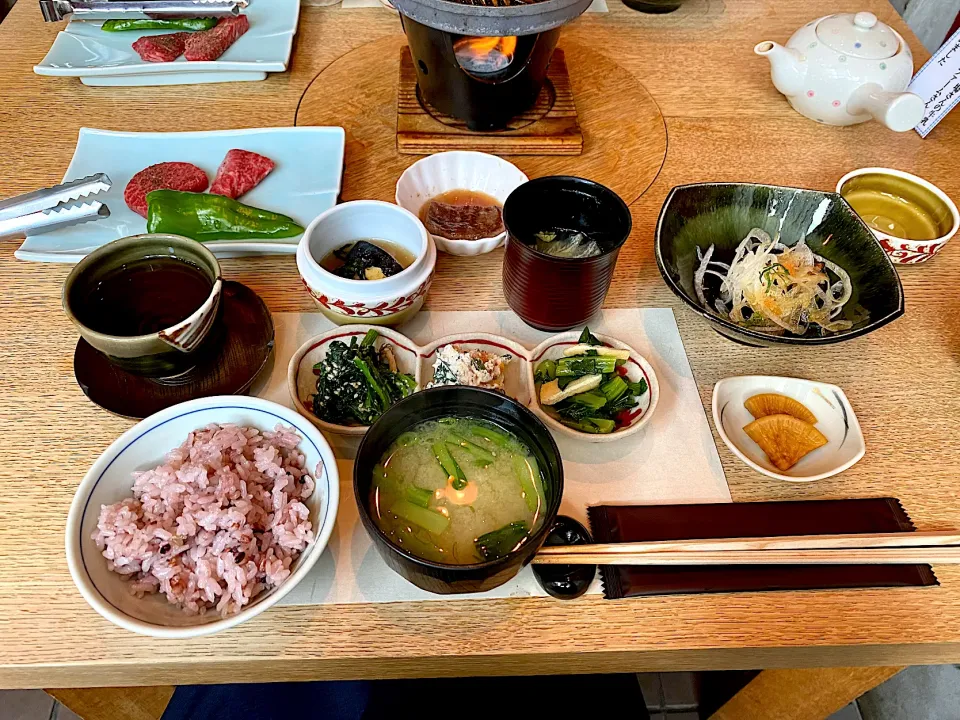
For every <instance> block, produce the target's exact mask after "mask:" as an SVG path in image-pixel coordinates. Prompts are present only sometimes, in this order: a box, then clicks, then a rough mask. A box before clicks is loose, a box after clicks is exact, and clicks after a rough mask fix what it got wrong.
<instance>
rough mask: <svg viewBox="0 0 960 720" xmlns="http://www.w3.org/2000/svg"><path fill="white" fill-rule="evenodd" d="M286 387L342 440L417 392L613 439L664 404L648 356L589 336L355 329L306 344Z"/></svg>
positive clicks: (594, 438)
mask: <svg viewBox="0 0 960 720" xmlns="http://www.w3.org/2000/svg"><path fill="white" fill-rule="evenodd" d="M585 338H586V340H585ZM335 343H336V344H335ZM398 376H402V377H398ZM287 385H288V389H289V391H290V395H291V397H292V399H293V402H294V405H295V406H296V408H297V410H298V411H299V412H300V413H301V414H302V415H304V416H305V417H307V418H308V419H310V420H311V422H313V423H314V424H315V425H316V426H317V427H319V428H320V429H321V430H325V431H328V432H332V433H336V434H340V435H363V434H364V433H365V432H366V431H367V428H368V427H369V426H370V425H371V424H372V422H373V421H375V420H376V418H377V417H379V414H380V413H381V412H383V411H385V410H386V408H387V407H389V406H390V405H392V404H393V403H394V402H397V401H399V400H400V399H401V398H402V397H406V395H409V394H411V393H413V392H416V391H417V390H422V389H426V388H428V387H434V386H437V385H471V386H474V387H483V388H488V389H493V390H498V391H500V392H503V393H504V394H506V395H508V396H510V397H512V398H514V399H515V400H518V401H519V402H521V403H523V404H524V405H527V406H529V407H530V408H531V409H532V410H533V412H534V413H536V415H537V416H538V417H540V418H541V419H542V420H543V421H544V422H545V423H546V424H547V426H548V427H549V428H551V429H552V430H553V431H555V432H556V433H558V434H561V435H567V436H570V437H575V438H578V439H581V440H585V441H587V442H610V441H613V440H618V439H621V438H623V437H626V436H628V435H633V434H635V433H637V432H639V431H640V430H641V429H642V428H643V427H644V425H646V424H647V422H648V421H649V419H650V417H651V416H652V415H653V412H654V410H655V409H656V406H657V401H658V400H659V397H660V388H659V384H658V382H657V376H656V373H655V372H654V370H653V367H652V366H651V365H650V363H649V362H647V360H646V359H645V358H644V357H643V356H641V355H640V354H639V353H638V352H637V351H636V350H634V349H633V348H631V347H629V346H628V345H626V344H624V343H622V342H620V341H618V340H616V339H615V338H610V337H606V336H602V335H601V336H594V335H591V334H590V333H589V331H586V330H585V331H584V332H583V333H577V332H570V333H561V334H560V335H555V336H553V337H551V338H549V339H548V340H546V341H544V342H543V343H541V344H540V345H538V346H537V347H535V348H534V349H533V350H528V349H527V348H525V347H524V346H522V345H520V344H519V343H517V342H515V341H513V340H511V339H509V338H506V337H502V336H499V335H493V334H490V333H480V332H462V333H457V334H454V335H446V336H444V337H441V338H438V339H436V340H434V341H433V342H431V343H428V344H427V345H424V346H418V345H417V344H415V343H414V342H413V341H411V340H410V339H409V338H407V337H406V336H404V335H401V334H400V333H398V332H396V331H395V330H389V329H387V328H382V327H374V326H372V325H350V326H345V327H341V328H335V329H333V330H330V331H328V332H326V333H322V334H320V335H318V336H316V337H314V338H311V339H310V340H308V341H307V342H306V343H304V344H303V345H302V346H301V347H300V349H299V350H298V351H297V352H296V353H294V355H293V357H292V358H291V361H290V365H289V367H288V369H287Z"/></svg>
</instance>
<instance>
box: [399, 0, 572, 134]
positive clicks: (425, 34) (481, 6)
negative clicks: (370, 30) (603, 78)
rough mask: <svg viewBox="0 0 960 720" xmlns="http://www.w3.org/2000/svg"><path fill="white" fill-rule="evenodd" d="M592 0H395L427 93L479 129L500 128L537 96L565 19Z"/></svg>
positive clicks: (435, 104)
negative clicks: (530, 0)
mask: <svg viewBox="0 0 960 720" xmlns="http://www.w3.org/2000/svg"><path fill="white" fill-rule="evenodd" d="M589 4H590V0H542V2H525V1H524V0H394V5H395V6H396V7H397V9H398V10H399V11H400V13H401V21H402V23H403V30H404V32H405V33H406V35H407V43H408V45H409V46H410V52H411V53H412V55H413V59H414V65H415V67H416V73H417V86H418V87H419V89H420V96H421V97H422V99H423V100H425V101H426V103H428V104H429V105H431V106H433V107H434V108H436V109H437V110H439V111H440V112H441V113H444V114H446V115H452V116H453V117H456V118H459V119H461V120H463V121H464V123H466V125H467V128H468V129H470V130H476V131H490V130H500V129H503V128H505V127H506V126H507V124H508V123H509V122H510V119H511V118H513V117H515V116H517V115H519V114H521V113H523V112H526V111H527V110H529V109H530V108H531V107H532V106H533V104H534V103H535V102H536V101H537V97H538V96H539V95H540V90H541V89H542V87H543V84H544V80H545V79H546V76H547V67H548V66H549V64H550V58H551V57H552V55H553V50H554V48H555V47H556V46H557V40H558V39H559V36H560V26H561V25H563V24H564V23H566V22H569V21H570V20H573V19H574V18H576V17H578V16H579V15H580V14H581V13H582V12H583V11H584V10H586V8H587V6H588V5H589Z"/></svg>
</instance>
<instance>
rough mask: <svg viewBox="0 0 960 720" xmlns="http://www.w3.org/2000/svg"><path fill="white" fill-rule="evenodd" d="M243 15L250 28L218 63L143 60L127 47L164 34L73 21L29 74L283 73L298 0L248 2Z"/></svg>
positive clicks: (294, 29)
mask: <svg viewBox="0 0 960 720" xmlns="http://www.w3.org/2000/svg"><path fill="white" fill-rule="evenodd" d="M244 12H245V13H246V15H247V17H248V18H249V19H250V29H249V30H248V31H247V32H246V33H245V34H243V35H242V36H241V37H240V38H239V39H238V40H237V41H236V42H235V43H234V44H233V45H232V46H230V48H228V49H227V51H226V52H225V53H224V54H223V55H221V56H220V58H219V59H218V60H213V61H203V62H188V61H187V60H185V59H184V58H183V57H180V58H178V59H177V60H174V61H173V62H165V63H152V62H146V61H144V60H141V59H140V56H139V55H137V53H136V51H135V50H134V49H133V47H131V45H132V44H133V42H134V41H135V40H137V39H138V38H140V37H143V36H144V35H163V34H165V33H167V32H168V31H166V30H144V31H132V32H104V31H103V30H101V29H100V26H101V25H102V24H103V23H102V22H100V21H86V22H84V21H77V20H71V21H70V22H69V23H68V24H67V27H66V29H65V30H64V31H62V32H60V33H57V38H56V40H54V42H53V47H51V48H50V51H49V52H48V53H47V54H46V57H44V58H43V60H42V61H41V62H40V64H39V65H35V66H34V68H33V71H34V72H35V73H37V74H38V75H53V76H59V77H115V76H121V75H127V76H130V75H162V74H164V73H178V74H180V75H181V76H183V75H184V74H185V73H197V82H211V81H210V80H209V79H207V80H204V76H205V75H206V74H207V73H223V72H234V73H235V72H284V71H285V70H286V69H287V63H288V62H289V61H290V51H291V48H292V47H293V36H294V35H295V34H296V32H297V21H298V20H299V18H300V0H251V2H250V5H249V7H247V9H246V10H245V11H244ZM188 79H189V78H184V80H188ZM227 79H231V78H229V76H224V80H223V81H226V80H227ZM142 84H149V83H148V82H147V81H144V83H142Z"/></svg>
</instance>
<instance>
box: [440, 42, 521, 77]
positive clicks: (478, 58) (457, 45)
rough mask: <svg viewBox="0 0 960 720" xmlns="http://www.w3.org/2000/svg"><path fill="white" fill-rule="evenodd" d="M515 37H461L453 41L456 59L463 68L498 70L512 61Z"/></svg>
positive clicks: (483, 70) (515, 46)
mask: <svg viewBox="0 0 960 720" xmlns="http://www.w3.org/2000/svg"><path fill="white" fill-rule="evenodd" d="M516 50H517V38H516V37H515V36H513V35H510V36H507V37H463V38H460V39H459V40H456V41H455V42H454V43H453V52H454V54H455V55H456V56H457V61H458V62H459V63H460V66H461V67H462V68H464V69H465V70H469V71H473V72H481V73H492V72H499V71H500V70H503V69H504V68H506V67H507V66H508V65H509V64H510V63H511V62H513V55H514V53H515V52H516Z"/></svg>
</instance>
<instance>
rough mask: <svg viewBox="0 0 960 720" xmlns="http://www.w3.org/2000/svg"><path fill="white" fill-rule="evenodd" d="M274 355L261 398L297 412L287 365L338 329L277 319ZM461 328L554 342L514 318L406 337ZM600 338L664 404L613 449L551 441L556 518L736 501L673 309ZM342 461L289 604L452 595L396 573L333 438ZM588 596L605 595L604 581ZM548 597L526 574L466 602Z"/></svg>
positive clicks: (352, 442) (637, 315)
mask: <svg viewBox="0 0 960 720" xmlns="http://www.w3.org/2000/svg"><path fill="white" fill-rule="evenodd" d="M273 320H274V323H275V325H276V334H277V339H276V350H275V352H274V358H275V361H274V366H273V368H272V369H271V372H270V375H269V378H268V379H267V380H266V381H265V383H264V384H263V385H262V386H261V387H260V388H259V390H258V391H257V392H256V394H257V395H259V396H260V397H263V398H266V399H268V400H273V401H275V402H278V403H281V404H283V405H286V406H288V407H292V402H291V400H290V396H289V394H288V392H287V361H288V360H289V358H290V357H292V355H293V353H294V352H295V351H296V350H297V348H299V347H300V345H302V344H303V343H304V342H306V341H307V340H308V339H310V338H311V337H313V336H314V335H317V334H319V333H321V332H324V331H326V330H329V329H330V328H331V327H333V325H332V324H331V323H330V321H329V320H327V319H326V318H325V317H324V316H323V315H320V314H319V313H276V314H274V316H273ZM463 328H470V329H471V330H472V331H476V332H489V333H496V334H498V335H503V336H504V337H508V338H511V339H512V340H515V341H517V342H518V343H520V344H521V345H523V346H525V347H527V348H530V349H532V348H533V347H535V346H536V345H538V344H539V343H540V342H542V341H543V340H545V339H546V338H548V337H550V335H551V333H543V332H540V331H538V330H534V329H533V328H531V327H528V326H527V325H525V324H523V322H522V321H521V320H520V319H519V318H518V317H517V316H516V315H515V314H513V313H511V312H426V311H424V312H421V313H419V314H418V315H417V316H416V317H415V318H414V319H413V320H412V321H411V322H409V323H407V324H406V325H404V326H403V327H402V328H400V331H401V332H402V333H403V334H404V335H407V336H408V337H409V338H410V339H411V340H413V341H414V342H415V343H418V344H420V345H424V344H426V343H428V342H430V341H432V340H435V339H437V338H439V337H442V336H444V335H449V334H452V333H454V332H457V331H461V330H463ZM590 329H591V330H593V331H594V332H598V333H605V334H608V335H610V336H612V337H616V338H617V339H619V340H622V341H623V342H625V343H627V344H628V345H630V346H632V347H633V348H635V349H636V350H637V351H638V352H639V353H640V354H642V355H643V356H644V357H646V358H647V360H649V361H650V364H651V365H653V368H654V370H655V371H656V373H657V378H658V380H659V381H660V402H659V404H658V406H657V409H656V412H655V414H654V416H653V417H652V418H651V420H650V423H649V424H648V425H647V428H646V429H645V430H643V431H642V432H640V433H637V434H636V435H633V436H631V437H629V438H625V439H623V440H620V441H618V442H613V443H600V444H597V443H587V442H581V441H578V440H575V439H573V438H568V437H566V436H555V437H556V439H557V444H558V445H559V447H560V452H561V454H562V456H563V467H564V475H565V478H564V492H563V502H562V504H561V506H560V512H561V514H564V515H570V516H571V517H574V518H576V519H577V520H579V521H581V522H583V523H584V524H586V519H587V512H586V509H587V507H588V506H590V505H601V504H645V505H646V504H667V503H708V502H730V490H729V488H728V487H727V481H726V478H725V476H724V474H723V466H722V465H721V464H720V456H719V454H718V453H717V448H716V445H715V444H714V442H713V434H712V432H711V431H710V425H709V423H708V422H707V417H706V414H705V413H704V410H703V405H702V404H701V402H700V393H699V392H698V391H697V384H696V382H695V380H694V378H693V372H692V371H691V369H690V362H689V361H688V360H687V355H686V352H685V351H684V349H683V342H682V341H681V339H680V331H679V330H678V329H677V322H676V320H675V318H674V316H673V311H672V310H670V309H666V308H664V309H661V308H648V309H633V310H605V311H604V312H603V314H602V315H601V316H600V317H598V318H597V319H596V320H595V321H594V322H591V323H590ZM327 439H328V440H329V441H330V443H331V445H332V446H333V448H334V451H335V452H336V454H337V457H338V458H341V460H340V461H339V462H338V468H339V470H340V509H339V512H338V513H337V524H336V527H335V529H334V531H333V535H332V537H331V538H330V542H329V544H328V545H327V549H326V551H325V552H324V553H323V555H322V556H321V558H320V560H319V561H318V562H317V564H316V566H315V567H314V569H313V570H312V571H311V572H310V574H309V575H308V576H307V577H306V578H304V579H303V581H302V582H301V583H300V584H299V585H297V587H295V588H294V589H293V590H292V591H291V592H290V594H289V595H287V596H286V597H285V598H284V599H283V600H282V601H281V602H280V604H283V605H320V604H333V603H368V602H411V601H417V600H443V599H445V598H448V597H449V596H444V595H435V594H432V593H428V592H425V591H423V590H421V589H420V588H418V587H416V586H414V585H412V584H410V583H408V582H407V581H406V580H404V579H403V578H401V577H400V576H399V575H397V574H396V573H394V572H393V571H392V570H390V569H389V568H388V567H387V566H386V564H385V563H384V562H383V561H382V560H381V559H380V556H379V555H378V554H377V551H376V549H375V548H374V547H373V545H372V543H371V541H370V538H369V537H368V536H367V533H366V531H365V530H364V529H363V526H362V525H361V523H360V517H359V515H358V511H357V506H356V502H355V500H354V496H353V458H354V457H355V455H356V449H357V446H358V444H359V439H357V438H348V437H343V436H339V435H328V436H327ZM588 592H590V593H594V594H599V593H600V584H599V581H594V584H593V585H592V586H591V588H590V590H589V591H588ZM542 595H545V593H544V592H543V590H541V589H540V586H539V585H538V584H537V582H536V580H535V578H534V577H533V571H532V570H531V569H530V568H529V567H527V568H525V569H524V570H523V571H521V573H520V574H519V575H518V576H517V577H516V578H514V579H513V580H511V581H510V582H509V583H507V584H505V585H502V586H501V587H499V588H496V589H494V590H491V591H489V592H485V593H475V594H471V595H465V596H458V597H469V598H504V597H530V596H542Z"/></svg>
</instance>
